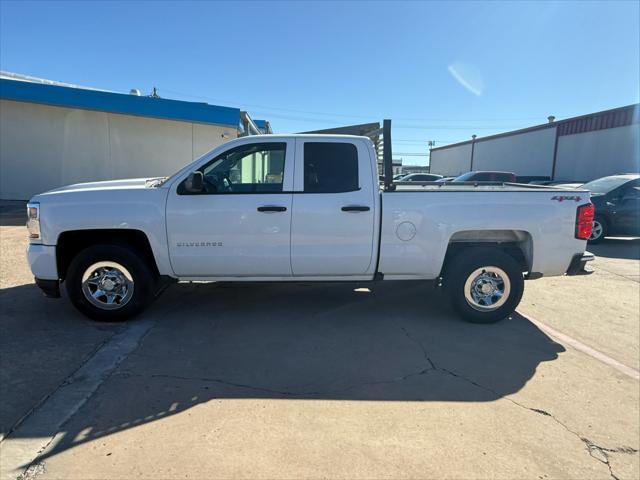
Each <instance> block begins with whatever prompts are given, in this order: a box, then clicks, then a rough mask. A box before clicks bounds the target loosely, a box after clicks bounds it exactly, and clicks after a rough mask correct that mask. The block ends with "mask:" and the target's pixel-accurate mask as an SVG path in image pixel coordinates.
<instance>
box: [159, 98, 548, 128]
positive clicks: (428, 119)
mask: <svg viewBox="0 0 640 480" xmlns="http://www.w3.org/2000/svg"><path fill="white" fill-rule="evenodd" d="M163 90H164V91H166V92H168V93H174V94H176V95H181V96H184V97H190V98H195V99H199V100H209V101H212V102H221V103H228V104H235V105H243V106H245V107H251V108H263V109H266V110H279V111H283V112H293V113H303V114H310V115H321V116H329V117H345V118H360V119H368V120H370V119H371V118H372V117H375V116H376V115H354V114H346V113H336V112H318V111H312V110H300V109H293V108H284V107H275V106H267V105H258V104H251V103H245V102H237V101H235V100H223V99H220V98H213V97H208V96H203V95H191V94H188V93H184V92H179V91H176V90H170V89H167V88H164V89H163ZM263 113H265V112H263ZM266 113H268V114H270V115H272V116H275V115H273V113H271V112H266ZM292 119H295V120H299V119H300V118H292ZM395 119H396V120H401V121H409V122H413V121H418V122H499V121H525V120H526V121H528V120H540V121H543V120H544V119H543V118H541V117H495V118H475V119H474V118H464V119H460V118H450V119H447V118H438V117H395ZM306 120H309V121H311V120H312V119H306ZM317 120H322V119H317ZM317 120H314V121H317ZM406 128H413V127H406ZM463 128H478V127H463ZM484 128H512V127H500V126H495V127H484Z"/></svg>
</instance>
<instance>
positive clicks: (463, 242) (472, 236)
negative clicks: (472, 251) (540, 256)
mask: <svg viewBox="0 0 640 480" xmlns="http://www.w3.org/2000/svg"><path fill="white" fill-rule="evenodd" d="M475 247H489V248H496V249H498V250H501V251H503V252H505V253H507V254H508V255H510V256H511V257H513V258H514V259H515V260H516V261H517V262H518V264H519V265H520V267H521V268H522V271H523V272H531V268H532V266H533V253H534V252H533V239H532V237H531V234H530V233H529V232H527V231H524V230H461V231H458V232H456V233H454V234H453V235H452V236H451V237H450V238H449V242H448V245H447V250H446V253H445V256H444V261H443V263H442V268H441V270H440V276H444V275H445V272H446V269H447V266H448V264H449V263H450V262H451V260H452V259H453V258H454V257H455V256H456V255H458V254H459V253H460V252H462V251H464V250H467V249H469V248H475Z"/></svg>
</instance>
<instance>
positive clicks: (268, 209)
mask: <svg viewBox="0 0 640 480" xmlns="http://www.w3.org/2000/svg"><path fill="white" fill-rule="evenodd" d="M258 211H259V212H286V211H287V207H278V206H276V205H264V206H263V207H258Z"/></svg>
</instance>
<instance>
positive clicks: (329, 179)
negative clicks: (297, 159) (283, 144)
mask: <svg viewBox="0 0 640 480" xmlns="http://www.w3.org/2000/svg"><path fill="white" fill-rule="evenodd" d="M355 190H358V150H357V149H356V146H355V145H353V144H351V143H331V142H305V144H304V191H305V192H306V193H340V192H353V191H355Z"/></svg>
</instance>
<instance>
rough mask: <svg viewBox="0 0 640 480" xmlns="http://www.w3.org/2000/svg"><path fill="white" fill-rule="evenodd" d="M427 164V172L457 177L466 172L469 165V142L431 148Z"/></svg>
mask: <svg viewBox="0 0 640 480" xmlns="http://www.w3.org/2000/svg"><path fill="white" fill-rule="evenodd" d="M429 166H430V167H429V172H431V173H437V174H438V175H444V176H445V177H457V176H458V175H460V174H462V173H464V172H468V171H469V168H470V167H471V144H464V145H459V146H457V147H451V148H446V149H443V150H432V151H431V156H430V157H429Z"/></svg>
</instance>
